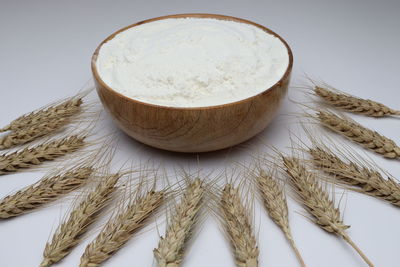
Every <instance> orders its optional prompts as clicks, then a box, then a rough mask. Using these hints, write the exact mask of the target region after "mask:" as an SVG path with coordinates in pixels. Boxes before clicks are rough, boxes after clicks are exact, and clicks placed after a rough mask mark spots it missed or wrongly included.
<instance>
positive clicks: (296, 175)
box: [283, 157, 374, 266]
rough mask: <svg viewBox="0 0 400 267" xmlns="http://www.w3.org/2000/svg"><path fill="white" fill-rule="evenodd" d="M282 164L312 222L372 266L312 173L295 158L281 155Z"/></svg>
mask: <svg viewBox="0 0 400 267" xmlns="http://www.w3.org/2000/svg"><path fill="white" fill-rule="evenodd" d="M283 164H284V167H285V170H286V172H287V174H288V175H289V177H290V182H291V185H292V186H293V188H294V189H295V191H296V193H297V195H298V197H299V199H300V200H301V203H302V204H303V205H304V206H305V208H306V210H307V211H308V212H309V213H310V214H311V215H312V216H313V222H314V223H315V224H317V225H318V226H319V227H321V228H322V229H324V230H325V231H327V232H329V233H333V234H336V235H337V236H339V237H341V238H343V239H344V240H345V241H346V242H347V243H348V244H349V245H350V246H352V247H353V248H354V249H355V250H356V251H357V252H358V254H359V255H360V256H361V257H362V258H363V260H364V261H365V262H366V263H367V264H368V265H369V266H374V265H373V264H372V263H371V261H370V260H369V259H368V258H367V256H366V255H365V254H364V253H363V252H362V251H361V250H360V249H359V248H358V247H357V246H356V244H355V243H354V242H353V241H352V240H351V239H350V237H349V236H348V234H347V233H346V229H348V228H349V227H350V226H348V225H345V224H344V223H343V220H342V218H341V215H340V210H339V209H338V208H337V207H336V206H335V203H334V202H333V201H332V200H331V199H330V197H329V194H328V193H327V192H326V191H325V190H324V189H323V188H322V186H321V184H320V183H319V182H318V181H317V178H316V177H315V176H314V174H313V173H312V172H309V171H307V170H306V168H305V167H304V166H303V165H302V164H301V163H300V161H299V160H298V159H296V158H288V157H283Z"/></svg>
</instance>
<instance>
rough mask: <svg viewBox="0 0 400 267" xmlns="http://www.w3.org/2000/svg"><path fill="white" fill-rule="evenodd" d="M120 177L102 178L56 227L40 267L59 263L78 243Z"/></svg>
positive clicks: (105, 202)
mask: <svg viewBox="0 0 400 267" xmlns="http://www.w3.org/2000/svg"><path fill="white" fill-rule="evenodd" d="M120 177H121V175H120V174H114V175H109V176H106V177H104V178H103V180H102V181H101V182H100V183H99V184H98V185H97V186H96V188H95V189H94V190H93V191H92V192H90V193H89V194H88V195H87V196H86V197H85V198H84V199H83V200H82V201H81V202H80V203H79V205H78V206H76V208H75V209H74V210H73V211H72V212H71V213H70V215H69V218H68V219H67V220H66V221H65V222H63V223H62V224H61V225H60V226H59V227H58V229H57V230H56V232H55V234H54V235H53V238H52V240H51V242H50V243H47V244H46V247H45V249H44V252H43V261H42V263H41V264H40V267H47V266H50V265H52V264H54V263H56V262H59V261H60V260H62V259H63V258H64V257H65V256H67V255H68V254H69V253H70V252H71V251H72V249H73V248H74V247H75V246H76V245H78V244H79V243H80V241H81V240H82V237H83V234H85V233H86V231H87V230H88V228H89V227H90V225H92V224H93V223H94V222H95V221H96V219H97V218H98V216H99V214H100V212H101V211H102V210H103V208H104V207H105V206H106V204H107V203H108V202H109V200H110V199H111V198H112V196H113V193H114V192H115V190H116V186H115V185H116V183H117V181H118V179H119V178H120Z"/></svg>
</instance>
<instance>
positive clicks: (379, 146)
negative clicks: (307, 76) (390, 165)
mask: <svg viewBox="0 0 400 267" xmlns="http://www.w3.org/2000/svg"><path fill="white" fill-rule="evenodd" d="M317 116H318V120H319V121H320V122H321V124H322V125H323V126H325V127H327V128H329V129H331V130H332V131H334V132H336V133H338V134H340V135H342V136H345V137H347V138H348V139H350V140H351V141H353V142H355V143H358V144H360V145H362V146H363V147H365V148H368V149H370V150H372V151H374V152H376V153H378V154H381V155H382V156H384V157H386V158H398V157H400V147H398V146H397V145H396V143H395V142H394V141H393V140H391V139H389V138H386V137H384V136H382V135H380V134H379V133H377V132H376V131H372V130H370V129H367V128H365V127H364V126H362V125H360V124H358V123H356V122H354V121H352V120H350V119H348V118H340V117H338V116H336V115H335V114H333V113H330V112H323V111H319V112H318V114H317Z"/></svg>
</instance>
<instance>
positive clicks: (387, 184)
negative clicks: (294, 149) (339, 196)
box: [309, 147, 400, 207]
mask: <svg viewBox="0 0 400 267" xmlns="http://www.w3.org/2000/svg"><path fill="white" fill-rule="evenodd" d="M309 153H310V154H311V156H312V157H313V163H314V164H315V165H316V166H317V167H318V168H320V169H322V170H323V171H325V172H326V173H329V174H332V177H333V178H334V179H335V181H337V182H338V183H341V184H343V185H347V186H349V188H350V189H352V190H354V191H357V192H360V193H364V194H367V195H370V196H373V197H375V198H378V199H382V200H385V201H387V202H389V203H391V204H393V205H395V206H398V207H400V184H399V183H397V182H396V181H395V180H393V179H392V178H390V177H388V179H384V178H383V177H382V175H381V174H380V173H379V172H378V171H375V170H371V169H370V168H366V167H363V166H358V165H357V164H355V163H352V162H350V163H345V162H343V161H342V160H341V159H340V158H339V157H337V156H336V155H334V154H333V153H332V152H327V151H326V150H323V149H321V148H318V147H317V148H314V149H309Z"/></svg>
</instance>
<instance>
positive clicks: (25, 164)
mask: <svg viewBox="0 0 400 267" xmlns="http://www.w3.org/2000/svg"><path fill="white" fill-rule="evenodd" d="M84 140H85V136H79V135H72V136H68V137H65V138H62V139H59V140H55V141H52V142H46V143H43V144H40V145H38V146H35V147H30V148H25V149H23V150H20V151H16V152H13V153H10V154H4V155H0V175H3V174H8V173H11V172H17V171H21V170H22V169H26V168H32V167H34V166H37V165H39V164H42V163H43V162H45V161H52V160H55V159H56V158H58V157H61V156H64V155H66V154H68V153H72V152H74V151H76V150H78V149H80V148H82V147H84V146H85V141H84Z"/></svg>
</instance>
